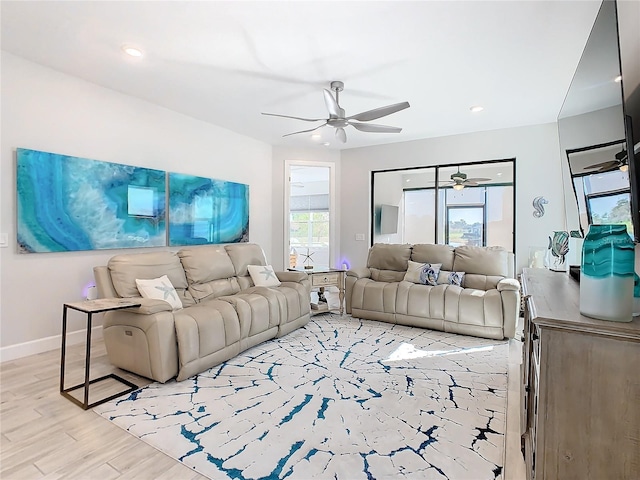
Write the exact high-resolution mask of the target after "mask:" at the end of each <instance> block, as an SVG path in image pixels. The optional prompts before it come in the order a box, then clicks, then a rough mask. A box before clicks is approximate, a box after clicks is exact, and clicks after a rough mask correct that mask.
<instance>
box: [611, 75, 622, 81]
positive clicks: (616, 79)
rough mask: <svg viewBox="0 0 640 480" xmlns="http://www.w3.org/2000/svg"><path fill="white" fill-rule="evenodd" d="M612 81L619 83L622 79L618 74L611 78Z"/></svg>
mask: <svg viewBox="0 0 640 480" xmlns="http://www.w3.org/2000/svg"><path fill="white" fill-rule="evenodd" d="M613 81H614V82H616V83H620V82H621V81H622V75H618V76H617V77H616V78H614V79H613Z"/></svg>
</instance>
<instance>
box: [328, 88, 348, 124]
mask: <svg viewBox="0 0 640 480" xmlns="http://www.w3.org/2000/svg"><path fill="white" fill-rule="evenodd" d="M324 103H325V105H326V106H327V110H329V116H330V117H331V118H344V109H343V108H340V105H338V102H336V99H335V98H333V95H331V92H330V91H329V90H327V89H326V88H325V89H324Z"/></svg>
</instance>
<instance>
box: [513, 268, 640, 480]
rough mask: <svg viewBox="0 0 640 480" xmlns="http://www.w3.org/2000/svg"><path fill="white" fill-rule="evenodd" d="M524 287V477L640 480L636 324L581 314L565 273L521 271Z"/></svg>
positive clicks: (639, 334)
mask: <svg viewBox="0 0 640 480" xmlns="http://www.w3.org/2000/svg"><path fill="white" fill-rule="evenodd" d="M522 288H523V293H524V295H525V323H524V344H523V362H522V372H521V373H522V387H521V395H522V396H521V405H522V406H521V418H520V421H521V422H520V426H521V433H522V452H523V455H524V458H525V463H526V470H527V478H528V479H529V480H534V479H535V480H573V479H575V480H587V479H593V480H605V479H616V480H623V479H628V480H632V479H635V480H637V479H640V320H639V319H638V318H636V319H634V320H633V321H632V322H631V323H618V322H607V321H600V320H595V319H592V318H589V317H584V316H582V315H580V309H579V284H578V283H577V282H576V281H575V280H573V279H572V278H570V277H569V276H568V275H567V274H564V273H558V272H551V271H549V270H546V269H524V271H523V274H522Z"/></svg>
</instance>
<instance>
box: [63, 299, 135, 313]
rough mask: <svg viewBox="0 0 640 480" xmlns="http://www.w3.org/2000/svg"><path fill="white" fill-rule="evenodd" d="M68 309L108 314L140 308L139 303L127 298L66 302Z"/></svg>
mask: <svg viewBox="0 0 640 480" xmlns="http://www.w3.org/2000/svg"><path fill="white" fill-rule="evenodd" d="M64 305H65V306H66V307H68V308H72V309H74V310H79V311H80V312H85V313H99V312H107V311H109V310H120V309H122V308H130V307H139V306H140V305H141V304H140V303H139V302H136V301H133V300H129V299H126V298H98V299H97V300H85V301H83V302H65V304H64Z"/></svg>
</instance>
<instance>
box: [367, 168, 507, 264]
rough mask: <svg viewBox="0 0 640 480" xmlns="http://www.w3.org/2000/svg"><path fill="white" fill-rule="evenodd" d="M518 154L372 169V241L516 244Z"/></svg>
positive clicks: (505, 246) (484, 244)
mask: <svg viewBox="0 0 640 480" xmlns="http://www.w3.org/2000/svg"><path fill="white" fill-rule="evenodd" d="M514 169H515V160H514V159H508V160H495V161H487V162H479V163H465V164H460V165H437V166H430V167H416V168H403V169H397V170H383V171H376V172H372V200H371V202H372V204H371V218H372V222H371V239H372V243H411V244H414V243H439V244H447V245H452V246H454V247H455V246H460V245H473V246H490V245H492V246H502V247H504V248H506V249H507V250H509V251H514V247H515V236H514V231H515V214H514V212H515V203H514V202H515V180H514V178H515V172H514Z"/></svg>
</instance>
